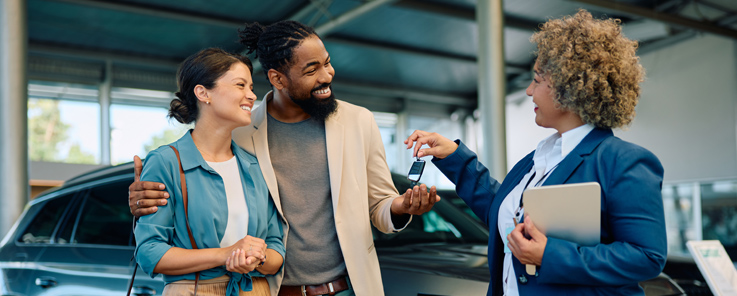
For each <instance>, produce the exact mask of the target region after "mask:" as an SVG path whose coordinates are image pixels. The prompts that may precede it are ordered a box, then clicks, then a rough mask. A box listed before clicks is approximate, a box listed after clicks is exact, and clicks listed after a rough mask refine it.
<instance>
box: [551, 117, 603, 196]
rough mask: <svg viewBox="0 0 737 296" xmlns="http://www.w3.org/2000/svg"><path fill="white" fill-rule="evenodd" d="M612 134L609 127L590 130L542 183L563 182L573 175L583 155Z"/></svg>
mask: <svg viewBox="0 0 737 296" xmlns="http://www.w3.org/2000/svg"><path fill="white" fill-rule="evenodd" d="M613 135H614V133H612V130H611V129H600V128H595V129H593V130H591V132H589V134H588V135H586V137H584V138H583V140H582V141H581V143H579V144H578V145H577V146H576V148H574V149H573V151H571V153H568V155H567V156H566V158H564V159H563V160H562V161H561V162H560V164H559V165H558V168H557V169H555V171H553V172H552V173H551V174H550V177H548V179H547V180H545V183H543V185H555V184H565V183H566V181H568V179H569V178H570V177H571V175H573V172H574V171H575V170H576V168H578V166H579V165H581V163H582V162H583V157H584V156H586V155H589V154H591V153H592V152H593V151H594V149H596V147H598V146H599V144H601V142H603V141H604V140H605V139H606V138H608V137H611V136H613Z"/></svg>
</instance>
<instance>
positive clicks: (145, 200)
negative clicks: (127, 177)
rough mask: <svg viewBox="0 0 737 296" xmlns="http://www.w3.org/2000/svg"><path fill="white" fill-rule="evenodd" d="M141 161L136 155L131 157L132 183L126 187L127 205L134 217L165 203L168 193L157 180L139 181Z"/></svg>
mask: <svg viewBox="0 0 737 296" xmlns="http://www.w3.org/2000/svg"><path fill="white" fill-rule="evenodd" d="M142 170H143V163H142V162H141V158H139V157H138V156H134V157H133V174H134V175H133V176H134V177H133V184H131V185H130V186H129V187H128V206H129V207H130V209H131V214H133V215H134V216H136V217H141V216H146V215H150V214H153V213H155V212H156V211H157V210H158V207H157V206H163V205H166V203H167V200H166V199H167V198H169V193H168V192H166V191H165V189H166V187H165V186H164V184H161V183H157V182H146V181H141V171H142Z"/></svg>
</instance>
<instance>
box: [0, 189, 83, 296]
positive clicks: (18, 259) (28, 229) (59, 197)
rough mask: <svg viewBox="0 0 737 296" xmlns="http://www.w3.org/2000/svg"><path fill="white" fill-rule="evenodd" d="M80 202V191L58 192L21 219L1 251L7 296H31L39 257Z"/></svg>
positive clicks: (36, 205)
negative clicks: (8, 295)
mask: <svg viewBox="0 0 737 296" xmlns="http://www.w3.org/2000/svg"><path fill="white" fill-rule="evenodd" d="M76 201H78V193H77V192H66V193H64V192H62V193H58V194H57V193H55V194H51V195H49V196H46V197H43V198H39V199H38V200H37V201H35V202H32V203H31V205H30V207H28V208H27V210H26V211H25V212H24V214H23V215H22V216H21V217H20V218H19V219H20V220H19V222H18V225H17V227H16V230H15V231H14V232H13V233H12V234H10V235H9V237H8V241H7V242H6V243H5V244H4V245H3V247H2V250H1V251H0V265H1V266H0V267H1V268H2V276H3V281H4V283H3V289H5V290H6V291H4V293H11V294H12V293H19V294H28V290H29V289H32V288H33V287H32V286H33V285H34V282H35V279H36V278H37V277H36V276H37V271H38V269H39V268H40V267H39V266H38V264H37V261H36V260H37V259H38V257H39V256H40V255H41V254H42V253H43V252H44V251H45V250H46V248H48V247H49V246H51V245H53V244H54V237H55V235H56V233H57V232H58V231H59V228H60V226H61V224H62V221H64V220H65V217H66V216H67V215H68V213H69V211H71V210H72V209H73V208H74V204H75V203H76Z"/></svg>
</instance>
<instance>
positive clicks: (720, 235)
mask: <svg viewBox="0 0 737 296" xmlns="http://www.w3.org/2000/svg"><path fill="white" fill-rule="evenodd" d="M701 213H702V214H701V221H702V222H701V227H702V233H703V239H704V240H719V241H720V242H722V245H724V249H726V250H727V253H728V254H729V256H730V258H737V181H718V182H712V183H702V184H701Z"/></svg>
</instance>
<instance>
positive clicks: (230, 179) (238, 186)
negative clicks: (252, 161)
mask: <svg viewBox="0 0 737 296" xmlns="http://www.w3.org/2000/svg"><path fill="white" fill-rule="evenodd" d="M207 164H208V165H210V167H212V169H214V170H215V171H216V172H217V173H218V174H219V175H220V177H221V178H223V185H225V196H226V197H227V198H228V224H227V226H226V227H225V233H224V234H223V239H222V240H220V247H229V246H232V245H233V244H235V243H236V242H237V241H238V240H240V239H242V238H244V237H245V236H246V234H248V206H247V205H246V196H245V194H244V193H243V183H242V182H241V172H240V170H239V169H238V160H237V159H236V158H235V156H233V158H231V159H229V160H226V161H223V162H210V161H208V162H207Z"/></svg>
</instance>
